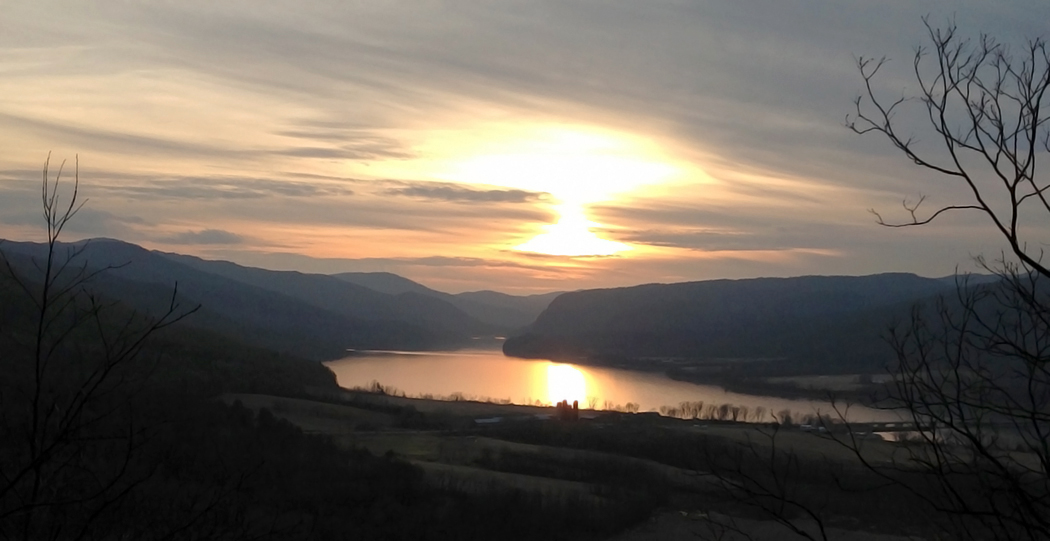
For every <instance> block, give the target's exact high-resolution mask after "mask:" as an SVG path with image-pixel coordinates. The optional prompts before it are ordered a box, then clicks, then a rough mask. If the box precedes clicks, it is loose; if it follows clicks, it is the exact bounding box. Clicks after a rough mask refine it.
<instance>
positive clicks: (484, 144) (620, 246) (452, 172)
mask: <svg viewBox="0 0 1050 541" xmlns="http://www.w3.org/2000/svg"><path fill="white" fill-rule="evenodd" d="M487 133H488V137H486V138H483V139H473V140H469V139H468V140H466V141H464V140H456V139H455V138H448V139H447V140H446V142H445V143H443V145H442V146H443V147H444V148H442V149H440V150H443V151H444V152H446V153H448V154H456V153H454V152H453V149H456V150H458V151H459V152H458V154H459V155H458V156H455V157H454V158H450V159H449V160H448V162H447V168H446V170H445V171H444V172H443V173H441V174H440V175H439V177H440V178H442V179H444V180H449V181H455V182H467V183H474V184H486V185H490V186H502V187H507V188H514V189H519V190H528V191H533V192H543V193H547V194H550V196H551V197H550V198H549V199H550V200H549V203H548V204H551V205H553V206H554V210H556V211H557V212H558V214H559V219H558V221H557V222H556V223H553V224H544V225H540V224H537V226H536V228H535V229H536V230H537V231H536V233H534V234H533V236H532V238H531V239H530V240H528V241H526V242H524V243H520V244H517V245H516V246H513V249H514V250H518V251H523V252H533V253H540V254H546V255H554V256H570V257H575V256H608V255H613V254H617V253H621V252H626V251H628V250H631V247H630V246H629V245H627V244H625V243H622V242H617V241H614V240H609V239H605V238H602V237H601V236H599V233H597V232H596V230H599V229H600V228H601V227H602V224H598V223H596V222H594V221H592V220H591V219H590V218H589V217H588V216H587V212H588V208H589V206H590V205H593V204H595V203H598V202H603V201H610V200H613V199H615V198H616V197H617V196H618V195H620V194H623V193H626V192H630V191H634V190H638V189H641V188H644V187H645V186H648V185H653V184H658V183H661V182H664V181H667V180H668V179H670V178H671V177H673V176H675V175H678V174H679V173H680V172H681V171H680V169H679V168H678V167H676V166H675V165H672V164H671V163H669V161H668V160H666V159H665V158H664V157H663V155H662V153H661V152H660V149H659V148H658V147H657V145H655V144H654V143H653V142H651V141H648V140H645V139H643V138H640V137H636V136H631V135H627V134H624V133H619V132H612V131H609V130H600V129H595V128H586V127H579V126H558V125H553V126H525V127H523V126H514V127H510V128H502V129H491V130H490V131H488V132H487ZM464 148H469V149H470V151H469V153H463V149H464ZM435 150H437V149H435ZM446 155H447V154H446Z"/></svg>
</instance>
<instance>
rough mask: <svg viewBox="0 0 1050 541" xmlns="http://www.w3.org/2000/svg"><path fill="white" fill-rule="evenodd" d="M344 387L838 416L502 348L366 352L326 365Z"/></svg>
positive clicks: (813, 404) (876, 417)
mask: <svg viewBox="0 0 1050 541" xmlns="http://www.w3.org/2000/svg"><path fill="white" fill-rule="evenodd" d="M326 365H327V366H328V368H330V369H331V370H332V371H333V372H335V375H336V378H337V380H338V382H339V385H340V386H342V387H346V388H352V387H367V386H369V385H370V384H371V383H372V382H373V381H378V382H379V383H381V384H382V385H383V386H386V387H393V388H396V389H397V390H398V391H403V392H404V393H405V394H407V395H408V396H421V395H432V396H433V397H435V398H441V397H449V396H451V395H453V394H456V393H458V394H461V395H462V396H463V397H464V398H467V399H480V400H486V399H488V400H506V401H509V402H512V403H515V404H536V403H540V404H543V405H549V404H553V403H556V402H559V401H561V400H568V401H569V402H570V403H571V402H572V401H574V400H576V401H578V402H579V404H580V407H581V408H582V407H595V408H598V409H611V408H613V407H617V406H620V407H622V406H625V405H626V404H627V403H629V402H630V403H634V404H637V405H638V406H639V411H659V409H660V407H661V406H677V405H679V404H680V403H682V402H696V401H703V402H704V403H705V404H725V403H728V404H733V405H738V406H746V407H747V408H748V409H750V410H751V411H754V410H755V408H757V407H762V408H765V410H766V411H770V412H779V411H782V410H785V409H789V410H791V411H793V412H795V413H796V414H807V413H814V412H824V413H829V414H834V411H833V410H832V408H831V405H830V404H829V403H827V402H822V401H811V400H789V399H785V398H777V397H770V396H758V395H748V394H740V393H732V392H727V391H725V390H723V389H722V388H721V387H717V386H713V385H696V384H693V383H686V382H682V381H675V380H673V379H670V378H668V377H667V376H665V375H663V374H658V373H650V372H634V371H629V370H620V369H616V368H602V367H595V366H583V365H574V364H564V363H554V362H551V361H544V360H525V359H515V358H512V357H506V356H504V355H503V352H502V351H499V350H461V351H453V352H394V351H370V352H358V353H357V354H355V355H354V356H352V357H347V358H345V359H341V360H338V361H332V362H329V363H326ZM849 417H850V419H851V420H853V421H856V422H865V421H893V420H896V419H894V417H893V415H892V414H889V413H888V412H883V411H877V410H871V409H868V408H859V407H853V408H850V415H849Z"/></svg>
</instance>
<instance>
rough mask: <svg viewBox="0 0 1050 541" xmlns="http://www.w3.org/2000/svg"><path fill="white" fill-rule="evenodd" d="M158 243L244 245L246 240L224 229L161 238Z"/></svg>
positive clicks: (190, 232)
mask: <svg viewBox="0 0 1050 541" xmlns="http://www.w3.org/2000/svg"><path fill="white" fill-rule="evenodd" d="M157 241H158V242H165V243H169V244H243V243H244V241H245V239H244V237H242V236H240V235H238V234H236V233H230V232H229V231H223V230H222V229H202V230H200V231H185V232H182V233H178V234H175V235H170V236H166V237H160V238H158V239H157Z"/></svg>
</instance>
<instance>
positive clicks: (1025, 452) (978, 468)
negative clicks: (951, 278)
mask: <svg viewBox="0 0 1050 541" xmlns="http://www.w3.org/2000/svg"><path fill="white" fill-rule="evenodd" d="M923 22H924V24H925V26H926V29H927V31H928V39H929V45H928V46H927V47H921V48H919V49H918V50H917V51H916V54H915V56H914V59H913V70H914V76H915V80H916V81H917V83H918V92H917V95H916V96H895V97H891V98H889V99H886V98H885V97H884V96H883V95H881V93H880V92H879V91H877V90H876V89H877V86H876V85H875V84H874V81H875V80H876V79H877V78H878V76H879V73H880V70H881V69H882V68H883V67H884V66H885V65H886V59H885V58H881V59H872V58H859V59H858V61H857V65H858V69H859V71H860V74H861V76H862V78H863V81H864V83H865V90H864V93H863V94H862V95H861V96H860V97H858V98H857V100H856V102H855V112H854V114H852V115H850V116H848V117H847V119H846V126H847V127H848V128H849V129H851V130H852V131H854V132H856V133H858V134H868V135H880V136H882V137H883V138H884V139H885V140H887V141H889V142H890V144H891V145H892V146H893V147H894V148H896V149H897V150H898V151H900V153H901V154H903V155H904V156H905V157H906V158H907V159H908V160H909V161H910V162H912V163H913V164H915V165H917V166H918V167H919V168H920V169H922V170H926V171H932V172H934V173H936V174H939V175H942V176H943V178H945V179H947V180H949V181H952V182H954V183H955V184H954V186H956V187H957V188H958V189H957V190H956V195H957V197H958V199H956V200H954V201H951V202H948V203H944V204H940V205H939V206H937V207H935V208H932V209H929V210H927V209H926V208H925V207H923V206H922V205H923V204H924V203H926V202H927V198H926V197H925V196H923V197H919V198H918V200H917V201H914V202H909V201H908V200H905V201H904V203H903V206H904V212H905V218H904V219H903V220H901V221H893V220H892V219H889V218H886V217H884V215H883V214H882V213H880V212H878V211H876V210H872V211H871V212H872V213H873V214H874V215H875V217H876V221H877V223H878V224H880V225H883V226H886V227H921V226H924V225H927V224H930V223H933V222H934V221H936V220H938V219H941V218H942V217H944V216H945V215H947V214H951V213H964V212H972V213H976V214H978V215H980V216H982V217H983V218H984V219H985V220H987V221H988V223H989V224H990V225H991V227H992V229H993V230H994V231H995V232H997V233H998V235H999V236H1000V238H1001V239H1002V240H1003V241H1004V242H1005V249H1004V250H1003V251H1002V253H1001V255H1000V256H999V257H998V258H996V259H995V260H994V261H989V260H987V259H985V258H983V257H978V258H977V263H978V265H979V266H980V267H981V268H983V269H985V270H986V271H989V272H991V273H992V274H993V275H994V277H995V278H996V279H995V280H992V281H987V280H974V279H972V277H968V276H960V277H959V279H958V281H957V288H956V293H955V295H954V296H950V297H947V298H942V299H940V300H939V301H937V302H934V303H929V304H927V305H922V306H916V307H915V308H914V309H913V311H912V314H911V317H910V319H909V320H908V321H905V322H902V323H901V324H898V325H896V326H895V327H894V328H893V329H892V331H891V332H890V334H889V337H888V338H889V343H890V345H891V346H892V347H893V350H894V352H895V353H896V362H895V364H894V366H892V367H891V370H890V371H891V373H892V375H893V379H892V381H891V383H890V384H889V388H890V390H889V391H888V393H887V395H886V396H884V397H881V398H882V400H881V402H880V405H881V407H886V408H893V409H896V410H898V411H900V412H902V414H903V415H904V416H905V417H906V418H907V419H908V420H909V421H910V422H911V423H912V424H913V425H914V427H915V431H914V433H913V434H912V435H911V437H910V438H908V439H909V440H910V441H909V442H907V443H902V444H901V445H899V446H898V447H897V450H896V452H894V453H893V454H891V455H890V456H889V457H888V458H887V457H884V456H881V457H878V458H876V457H875V456H874V455H873V453H871V452H870V446H867V445H865V443H866V442H865V438H864V437H863V435H862V434H859V433H857V432H856V431H853V430H849V429H848V426H849V425H848V423H844V424H845V426H846V427H847V429H846V430H845V431H840V432H835V431H832V433H831V434H829V435H828V436H827V437H832V438H834V439H836V440H837V441H838V442H839V443H840V444H841V445H843V446H845V447H846V448H847V450H848V451H851V453H850V456H852V457H853V458H854V459H855V462H851V463H850V464H846V465H847V466H851V465H852V466H857V465H859V466H861V469H862V471H863V474H856V473H851V474H849V475H847V476H844V477H840V478H839V479H837V480H836V484H837V485H839V486H844V485H848V484H849V483H850V481H855V480H856V479H857V478H858V475H859V476H860V477H863V478H865V479H867V480H868V485H869V486H871V487H875V488H871V490H883V491H889V492H890V493H893V494H897V497H898V498H901V499H906V500H907V501H912V502H915V506H916V507H922V508H924V509H927V510H928V512H929V522H930V524H931V525H932V527H933V529H934V530H936V534H937V535H939V536H947V537H948V538H952V539H1002V540H1008V539H1009V540H1016V539H1027V540H1045V539H1050V480H1048V476H1047V475H1048V472H1050V287H1048V280H1050V266H1048V265H1047V264H1046V263H1045V262H1044V260H1043V249H1044V246H1045V245H1046V244H1045V243H1046V235H1047V233H1048V232H1050V231H1048V229H1047V226H1048V225H1050V220H1048V218H1050V195H1048V194H1047V193H1046V192H1047V190H1048V189H1050V178H1048V177H1047V176H1046V175H1045V174H1044V173H1042V171H1041V170H1040V169H1038V167H1037V164H1038V162H1039V158H1040V157H1041V156H1044V155H1045V153H1047V152H1050V124H1048V119H1050V104H1048V101H1050V96H1048V89H1050V51H1048V49H1047V44H1046V41H1045V40H1044V39H1043V38H1036V39H1032V40H1030V41H1028V42H1026V44H1025V45H1024V46H1023V47H1019V48H1016V49H1014V48H1011V47H1009V46H1007V45H1006V44H1003V43H1001V42H999V41H997V40H996V39H995V38H993V37H992V36H989V35H981V36H979V37H978V38H977V39H973V40H971V39H966V38H964V37H962V36H960V35H959V33H958V30H957V28H956V26H955V25H954V24H949V25H948V26H946V27H945V28H936V27H934V26H932V25H931V24H930V22H929V19H928V18H924V19H923ZM916 105H917V108H916V112H919V113H920V114H919V115H918V116H916V115H910V114H909V112H911V111H912V109H910V108H911V107H912V106H916ZM916 118H919V119H920V120H921V122H918V123H916V122H915V120H916ZM922 126H925V130H926V131H925V133H921V130H922V129H923V128H922ZM911 129H919V130H920V134H919V135H913V134H911V133H907V132H909V131H910V130H911ZM921 135H925V136H926V137H921ZM931 141H932V143H931ZM841 421H845V416H844V415H843V416H842V419H841ZM770 438H771V441H772V443H771V444H770V445H764V446H758V445H756V444H753V443H752V444H751V445H746V446H745V447H744V449H743V451H741V454H738V455H735V456H736V457H737V458H736V459H733V458H732V457H730V459H726V458H725V457H723V458H722V459H721V462H719V461H718V460H714V459H712V460H710V461H708V462H709V463H710V464H711V465H712V472H713V473H714V474H715V475H716V476H718V477H719V478H720V479H723V481H722V483H723V484H722V486H723V488H724V489H725V491H726V493H727V494H728V495H729V496H730V497H733V498H735V499H736V500H737V501H739V502H742V503H748V504H750V505H752V506H757V507H759V509H760V510H761V511H762V512H763V513H764V514H765V515H767V516H769V517H771V518H773V519H775V520H777V521H778V522H779V523H781V524H782V525H784V526H785V527H786V530H785V534H794V535H795V536H796V537H804V538H810V539H814V538H828V532H827V530H825V529H823V528H818V529H817V531H814V530H802V529H800V528H799V526H798V525H799V522H798V517H808V518H809V519H810V520H812V521H814V522H815V523H816V524H818V525H819V524H821V520H822V519H827V518H828V517H826V516H823V513H822V512H821V509H820V508H818V507H816V506H814V504H813V503H812V502H808V501H806V500H805V499H803V498H799V497H798V496H797V495H798V494H799V492H798V486H797V484H798V483H799V482H800V480H799V479H798V478H797V476H795V477H792V474H793V472H795V469H793V468H794V466H793V464H797V463H798V462H797V460H798V457H797V456H796V455H795V454H794V453H793V452H792V451H791V450H790V449H784V450H779V449H778V447H777V446H776V445H775V439H776V433H775V432H773V433H771V434H770ZM740 457H744V458H749V459H750V460H747V461H744V460H740V459H739V458H740ZM716 458H717V457H716ZM726 460H729V462H726ZM763 460H764V462H765V464H766V466H765V468H762V466H761V465H762V463H763ZM755 465H758V466H755ZM755 468H757V469H755ZM851 476H852V478H851ZM872 480H874V481H872ZM730 526H731V525H730ZM726 528H727V527H726V526H725V525H723V526H722V527H721V529H716V530H712V531H713V532H717V533H719V535H722V534H725V532H726V531H727V529H726ZM730 530H732V528H730ZM731 533H735V534H739V535H744V534H745V533H746V532H740V531H733V532H731ZM729 537H732V535H730V536H729Z"/></svg>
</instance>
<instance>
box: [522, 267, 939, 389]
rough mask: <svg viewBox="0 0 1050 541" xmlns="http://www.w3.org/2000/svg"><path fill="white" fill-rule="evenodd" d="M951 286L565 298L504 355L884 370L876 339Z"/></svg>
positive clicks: (863, 280) (799, 287)
mask: <svg viewBox="0 0 1050 541" xmlns="http://www.w3.org/2000/svg"><path fill="white" fill-rule="evenodd" d="M951 287H952V284H951V283H950V282H948V281H945V280H935V279H928V278H921V277H918V276H915V275H911V274H880V275H873V276H860V277H847V276H806V277H799V278H763V279H753V280H715V281H707V282H690V283H681V284H649V285H642V286H636V287H628V288H618V289H602V290H589V291H579V292H574V293H566V294H563V295H562V296H560V297H558V298H557V299H555V300H554V302H552V303H551V305H550V306H549V307H548V309H547V310H546V311H544V312H543V313H542V314H541V315H540V317H539V318H538V319H537V320H536V322H535V323H534V324H533V325H532V326H530V327H529V329H528V330H527V331H526V332H525V333H523V334H521V335H520V336H515V337H512V338H510V339H508V340H507V342H506V343H505V345H504V352H505V353H507V354H508V355H513V356H519V357H548V358H559V359H570V358H588V359H591V360H592V361H601V360H603V359H605V360H609V359H617V360H621V361H622V360H625V359H626V360H628V361H629V360H630V359H644V358H678V359H700V360H702V359H752V360H755V359H765V360H771V361H777V362H778V363H779V364H780V365H782V366H785V367H787V366H791V367H793V368H795V369H797V370H803V371H810V372H813V371H816V372H835V371H849V370H854V369H858V368H863V367H879V368H881V367H882V366H884V365H885V363H886V361H887V360H888V359H889V357H888V356H889V353H890V351H889V350H888V348H887V347H886V345H885V343H884V341H883V338H882V333H883V332H884V330H885V329H886V328H887V327H888V326H889V325H890V324H891V323H893V320H894V318H899V317H902V316H906V315H907V309H908V306H910V305H911V303H913V302H914V301H916V300H918V299H924V298H928V297H930V296H933V295H936V294H938V293H941V292H944V291H946V290H948V289H949V288H951Z"/></svg>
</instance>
